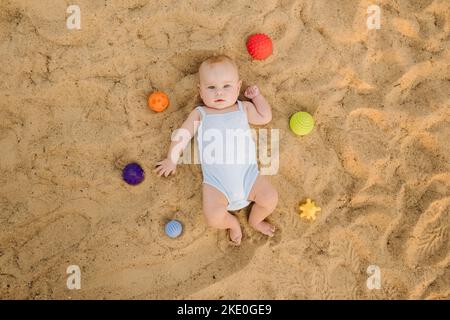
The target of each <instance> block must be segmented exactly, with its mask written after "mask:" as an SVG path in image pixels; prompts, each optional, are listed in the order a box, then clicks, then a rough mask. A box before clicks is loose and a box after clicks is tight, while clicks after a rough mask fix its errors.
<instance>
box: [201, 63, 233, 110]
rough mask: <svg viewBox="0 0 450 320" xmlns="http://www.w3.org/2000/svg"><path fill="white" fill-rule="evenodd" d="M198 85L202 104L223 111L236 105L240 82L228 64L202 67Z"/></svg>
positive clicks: (231, 66)
mask: <svg viewBox="0 0 450 320" xmlns="http://www.w3.org/2000/svg"><path fill="white" fill-rule="evenodd" d="M199 77H200V83H199V84H198V88H199V92H200V97H201V98H202V100H203V103H204V104H205V105H206V106H208V107H210V108H214V109H224V108H227V107H230V106H232V105H233V104H234V103H236V100H237V98H238V96H239V92H240V90H241V85H242V81H240V80H239V74H238V72H237V70H236V68H235V67H234V66H233V65H232V64H231V63H230V62H226V61H224V62H220V63H214V64H210V65H202V66H201V67H200V70H199Z"/></svg>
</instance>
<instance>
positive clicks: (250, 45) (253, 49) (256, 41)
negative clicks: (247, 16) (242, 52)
mask: <svg viewBox="0 0 450 320" xmlns="http://www.w3.org/2000/svg"><path fill="white" fill-rule="evenodd" d="M247 51H248V53H249V54H250V55H251V56H252V57H253V59H256V60H264V59H266V58H267V57H269V56H270V55H271V54H272V39H270V37H269V36H268V35H266V34H263V33H256V34H253V35H251V36H250V37H248V39H247Z"/></svg>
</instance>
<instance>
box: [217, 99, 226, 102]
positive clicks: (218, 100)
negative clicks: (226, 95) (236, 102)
mask: <svg viewBox="0 0 450 320" xmlns="http://www.w3.org/2000/svg"><path fill="white" fill-rule="evenodd" d="M224 101H225V100H224V99H216V100H214V102H224Z"/></svg>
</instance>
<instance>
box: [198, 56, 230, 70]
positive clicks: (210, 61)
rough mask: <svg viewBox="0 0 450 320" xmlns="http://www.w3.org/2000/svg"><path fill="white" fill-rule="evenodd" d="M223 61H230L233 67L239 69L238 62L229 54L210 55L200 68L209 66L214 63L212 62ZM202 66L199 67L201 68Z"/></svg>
mask: <svg viewBox="0 0 450 320" xmlns="http://www.w3.org/2000/svg"><path fill="white" fill-rule="evenodd" d="M222 62H229V63H231V64H232V65H233V67H234V68H235V69H236V70H237V69H238V67H237V64H236V62H234V60H233V59H231V58H230V57H229V56H227V55H225V54H221V55H218V56H211V57H209V58H208V59H206V60H204V61H203V62H202V64H201V65H200V68H201V67H202V66H208V65H212V64H215V63H222ZM200 68H199V70H200Z"/></svg>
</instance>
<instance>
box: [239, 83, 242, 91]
mask: <svg viewBox="0 0 450 320" xmlns="http://www.w3.org/2000/svg"><path fill="white" fill-rule="evenodd" d="M241 87H242V80H239V91H241Z"/></svg>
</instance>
